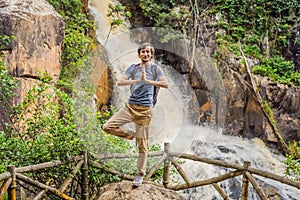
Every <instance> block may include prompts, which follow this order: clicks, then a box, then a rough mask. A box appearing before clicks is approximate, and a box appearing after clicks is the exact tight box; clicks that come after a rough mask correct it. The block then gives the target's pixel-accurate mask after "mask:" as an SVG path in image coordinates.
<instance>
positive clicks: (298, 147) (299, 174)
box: [284, 141, 300, 181]
mask: <svg viewBox="0 0 300 200" xmlns="http://www.w3.org/2000/svg"><path fill="white" fill-rule="evenodd" d="M289 148H290V152H289V154H287V155H286V160H285V161H284V163H285V165H286V171H285V173H286V174H287V175H288V176H289V177H290V178H292V179H294V180H297V181H300V141H297V142H293V143H291V144H289Z"/></svg>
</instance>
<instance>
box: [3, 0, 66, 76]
mask: <svg viewBox="0 0 300 200" xmlns="http://www.w3.org/2000/svg"><path fill="white" fill-rule="evenodd" d="M0 4H1V5H0V34H5V35H9V36H15V39H14V40H13V41H12V42H11V44H10V46H9V47H8V49H6V50H4V51H3V53H4V63H6V65H7V69H8V70H9V71H10V73H11V74H12V75H14V76H16V77H38V76H40V74H43V73H47V74H48V75H49V76H52V77H53V79H54V81H55V80H57V79H58V77H59V74H60V70H61V52H62V50H61V47H62V43H63V38H64V29H65V26H64V22H63V19H62V17H61V16H59V15H58V14H57V12H56V11H55V10H54V8H53V7H52V6H51V5H50V4H49V3H47V2H46V1H44V0H18V1H5V0H2V1H0Z"/></svg>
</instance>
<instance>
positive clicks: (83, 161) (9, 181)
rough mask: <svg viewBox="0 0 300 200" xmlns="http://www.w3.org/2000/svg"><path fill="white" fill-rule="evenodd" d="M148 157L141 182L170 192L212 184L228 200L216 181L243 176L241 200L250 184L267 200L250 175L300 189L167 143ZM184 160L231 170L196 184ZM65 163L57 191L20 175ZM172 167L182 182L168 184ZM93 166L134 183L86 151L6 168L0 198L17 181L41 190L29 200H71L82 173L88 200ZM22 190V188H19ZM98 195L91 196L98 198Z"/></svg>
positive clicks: (120, 156) (279, 178) (12, 191)
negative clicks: (49, 199)
mask: <svg viewBox="0 0 300 200" xmlns="http://www.w3.org/2000/svg"><path fill="white" fill-rule="evenodd" d="M129 157H138V154H132V155H130V156H129V155H125V154H113V155H102V156H101V157H100V158H98V159H104V160H105V159H112V158H114V159H124V158H129ZM149 157H159V160H158V161H157V162H156V163H155V164H154V165H153V166H152V167H151V168H150V169H149V171H148V173H147V174H146V176H145V178H144V183H151V184H155V185H157V186H159V187H165V188H168V189H171V190H175V191H178V190H184V189H188V188H195V187H201V186H205V185H212V186H213V187H214V188H215V189H216V190H217V191H218V192H219V194H220V195H221V196H222V198H223V199H226V200H228V199H230V197H229V196H228V195H227V194H226V192H225V191H224V190H223V189H222V188H221V187H220V186H219V184H218V183H219V182H222V181H225V180H228V179H231V178H234V177H237V176H242V192H241V195H240V196H241V199H242V200H246V199H248V196H249V183H251V184H252V186H253V188H254V189H255V192H256V193H257V194H258V196H259V197H260V199H263V200H265V199H268V198H267V196H266V195H265V192H264V190H263V188H262V187H261V186H260V185H259V183H258V182H257V180H256V178H255V177H254V176H253V175H256V176H261V177H264V178H268V179H272V180H275V181H278V182H281V183H283V184H286V185H290V186H292V187H295V188H298V189H300V182H297V181H293V180H290V179H288V178H286V177H283V176H278V175H276V174H273V173H270V172H266V171H262V170H258V169H255V168H252V167H251V166H250V162H244V165H243V166H241V165H237V164H231V163H227V162H224V161H220V160H214V159H210V158H202V157H199V156H196V155H191V154H185V153H176V152H171V151H170V145H169V144H168V143H166V144H165V146H164V151H158V152H150V153H149ZM176 158H179V159H182V160H184V159H187V160H192V161H195V162H201V163H206V164H210V165H215V166H220V167H223V168H229V169H232V171H230V172H228V173H226V174H223V175H220V176H216V177H213V178H208V179H206V180H198V181H191V179H190V178H189V177H188V176H187V174H186V173H185V171H184V169H183V168H182V167H181V165H180V164H179V163H178V162H177V161H176V160H177V159H176ZM68 163H76V165H75V167H74V168H73V169H72V171H71V173H70V174H69V175H68V177H67V178H66V179H65V180H64V181H63V183H62V184H61V186H60V187H59V188H54V187H52V186H49V185H48V184H47V183H46V184H44V183H40V182H39V181H37V180H33V179H31V178H30V177H28V176H25V175H23V173H29V172H30V173H32V172H34V171H37V170H41V169H48V168H52V167H57V166H60V165H65V164H68ZM161 165H163V167H164V173H163V180H162V184H158V183H154V182H151V181H149V179H150V178H151V176H152V175H153V174H154V173H155V172H156V170H157V169H159V168H160V166H161ZM171 165H173V166H174V167H175V169H176V170H177V172H178V173H179V174H180V176H181V177H182V178H183V180H184V183H181V184H178V183H177V184H172V183H170V169H171ZM89 166H91V167H96V168H99V169H101V170H102V171H105V172H107V173H111V174H114V175H117V176H119V177H121V178H123V179H127V180H133V178H134V177H133V176H132V175H128V174H125V173H122V172H120V171H118V170H116V169H107V168H106V167H104V166H103V165H102V164H101V163H99V162H95V161H93V160H89V159H88V154H87V152H86V151H85V152H83V154H82V155H81V156H75V157H73V158H70V159H68V160H66V161H51V162H46V163H41V164H37V165H32V166H28V167H21V168H15V167H14V166H9V167H8V172H6V173H3V174H0V183H1V182H2V185H1V188H0V199H3V197H4V195H5V193H8V199H12V200H15V199H16V198H17V192H16V187H17V180H19V181H22V182H25V183H27V184H30V185H32V186H34V187H37V188H39V189H40V191H39V192H38V194H35V196H33V197H31V198H30V199H34V200H38V199H42V198H43V197H44V196H45V195H46V193H48V192H50V193H52V194H53V195H55V196H57V197H60V198H61V199H74V198H73V197H70V196H68V195H67V194H65V193H64V192H65V191H66V189H67V187H69V186H70V184H71V182H72V180H73V178H74V177H75V176H76V174H77V173H78V171H80V170H81V184H80V185H81V186H80V188H81V191H80V193H81V197H80V198H81V199H82V200H88V199H89V185H88V168H89ZM21 187H22V186H21ZM97 195H99V194H93V195H91V196H94V197H95V196H97ZM19 196H20V199H29V198H28V197H26V195H25V194H23V196H22V193H21V194H19Z"/></svg>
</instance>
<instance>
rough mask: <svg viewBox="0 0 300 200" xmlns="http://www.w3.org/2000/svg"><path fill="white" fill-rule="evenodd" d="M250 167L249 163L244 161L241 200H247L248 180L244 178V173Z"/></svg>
mask: <svg viewBox="0 0 300 200" xmlns="http://www.w3.org/2000/svg"><path fill="white" fill-rule="evenodd" d="M249 166H250V162H248V161H244V173H243V179H242V182H243V183H242V200H247V199H248V195H249V194H248V192H249V179H248V178H247V176H246V172H247V170H248V168H249Z"/></svg>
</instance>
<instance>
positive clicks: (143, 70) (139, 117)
mask: <svg viewBox="0 0 300 200" xmlns="http://www.w3.org/2000/svg"><path fill="white" fill-rule="evenodd" d="M154 52H155V50H154V47H153V46H151V45H150V44H149V43H144V44H142V45H141V46H140V47H139V48H138V55H139V58H140V59H141V63H139V64H137V65H135V64H133V65H131V66H129V67H128V68H127V69H126V71H125V73H124V74H123V75H122V76H121V77H120V78H119V80H118V82H117V85H118V86H129V85H130V92H131V95H130V97H129V100H128V103H126V104H125V107H124V108H122V109H121V110H120V111H118V112H117V113H116V114H114V115H113V116H112V117H111V118H110V119H109V120H108V121H107V122H106V123H105V124H104V125H103V130H104V131H105V132H106V133H109V134H112V135H116V136H119V137H122V138H125V139H129V140H132V139H133V138H134V137H136V141H137V145H138V149H139V157H138V160H137V172H136V177H135V179H134V180H133V185H134V186H137V187H138V186H140V185H141V184H142V182H143V176H144V175H145V172H146V166H147V154H148V137H149V126H150V121H151V117H152V107H153V96H154V92H155V91H154V86H156V87H162V88H168V82H167V80H166V78H165V76H164V73H163V71H162V69H161V68H160V67H159V66H156V67H154V65H153V64H152V63H151V62H150V61H151V59H152V58H153V56H154ZM153 69H155V71H154V70H153ZM154 73H155V74H154ZM155 77H156V80H154V78H155ZM130 122H133V123H134V124H135V127H136V131H135V132H132V131H130V130H124V129H122V128H121V126H122V125H124V124H126V123H130Z"/></svg>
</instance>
